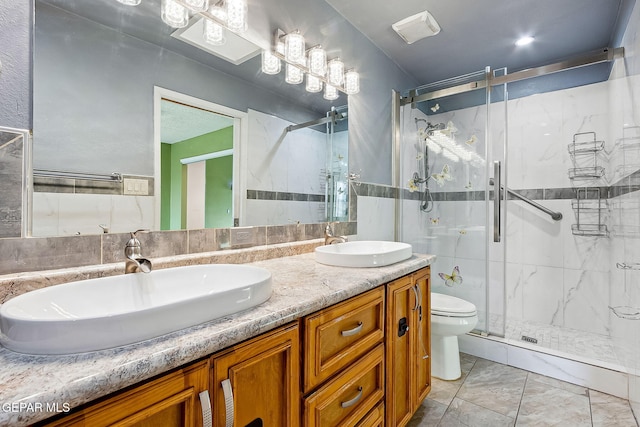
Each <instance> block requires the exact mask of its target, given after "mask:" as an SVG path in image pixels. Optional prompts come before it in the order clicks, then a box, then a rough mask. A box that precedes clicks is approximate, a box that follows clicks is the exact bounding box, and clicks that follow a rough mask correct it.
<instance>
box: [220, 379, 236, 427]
mask: <svg viewBox="0 0 640 427" xmlns="http://www.w3.org/2000/svg"><path fill="white" fill-rule="evenodd" d="M221 384H222V392H223V393H224V406H225V408H224V409H225V427H233V418H234V407H233V389H232V388H231V381H229V379H228V378H227V379H226V380H224V381H222V383H221Z"/></svg>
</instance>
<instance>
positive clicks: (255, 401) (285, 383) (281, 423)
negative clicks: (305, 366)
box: [211, 323, 300, 427]
mask: <svg viewBox="0 0 640 427" xmlns="http://www.w3.org/2000/svg"><path fill="white" fill-rule="evenodd" d="M298 330H299V328H298V324H297V323H295V324H292V325H289V326H287V327H285V328H281V329H278V330H276V331H273V332H269V333H266V334H264V335H261V336H260V337H258V338H255V339H252V340H249V341H247V342H245V343H243V344H240V345H238V346H235V347H232V348H230V349H228V350H225V351H223V352H222V353H220V354H219V355H215V356H214V357H213V358H212V383H211V390H212V395H213V398H212V399H213V402H214V417H213V421H214V422H213V425H214V426H218V427H224V426H225V425H226V416H227V411H226V410H225V408H226V406H225V392H224V390H223V386H222V382H223V381H225V380H229V384H230V387H231V391H232V393H233V398H232V402H233V408H234V412H233V415H234V416H233V420H234V424H233V425H234V426H236V427H245V426H262V425H264V426H265V427H268V426H278V427H296V426H299V425H300V403H299V402H300V364H299V363H300V349H299V335H298Z"/></svg>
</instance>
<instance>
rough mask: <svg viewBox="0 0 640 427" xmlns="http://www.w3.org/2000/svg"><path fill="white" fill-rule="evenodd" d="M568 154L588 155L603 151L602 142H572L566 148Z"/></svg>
mask: <svg viewBox="0 0 640 427" xmlns="http://www.w3.org/2000/svg"><path fill="white" fill-rule="evenodd" d="M567 148H568V150H569V154H572V155H575V154H589V153H596V152H598V151H602V150H604V141H595V140H594V141H587V142H575V140H574V142H573V143H571V144H569V145H568V146H567Z"/></svg>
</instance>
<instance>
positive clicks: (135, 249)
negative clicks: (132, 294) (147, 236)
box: [124, 230, 151, 274]
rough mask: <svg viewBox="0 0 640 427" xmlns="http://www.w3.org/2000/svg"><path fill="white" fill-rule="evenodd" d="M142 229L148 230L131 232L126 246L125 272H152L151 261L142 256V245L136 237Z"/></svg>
mask: <svg viewBox="0 0 640 427" xmlns="http://www.w3.org/2000/svg"><path fill="white" fill-rule="evenodd" d="M141 231H148V230H137V231H132V232H131V238H130V239H129V241H128V242H127V245H126V246H125V247H124V256H125V257H127V260H126V262H125V265H124V272H125V274H129V273H139V272H143V273H150V272H151V261H149V260H148V259H146V258H143V257H142V253H141V250H140V249H141V245H140V240H138V238H137V237H136V234H138V233H139V232H141Z"/></svg>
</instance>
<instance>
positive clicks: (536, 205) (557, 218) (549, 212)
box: [489, 178, 562, 221]
mask: <svg viewBox="0 0 640 427" xmlns="http://www.w3.org/2000/svg"><path fill="white" fill-rule="evenodd" d="M489 185H494V184H493V178H492V179H490V180H489ZM500 189H501V190H502V189H503V187H500ZM507 192H508V193H509V194H511V195H512V196H513V197H515V198H516V199H520V200H522V201H523V202H526V203H528V204H530V205H531V206H533V207H534V208H538V209H540V210H541V211H542V212H544V213H546V214H547V215H549V216H550V217H551V218H552V219H553V220H555V221H560V220H561V219H562V214H561V213H560V212H554V211H552V210H551V209H548V208H546V207H544V206H542V205H541V204H540V203H538V202H534V201H533V200H531V199H529V198H526V197H524V196H523V195H521V194H518V193H516V192H515V191H513V190H512V189H510V188H507Z"/></svg>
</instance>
